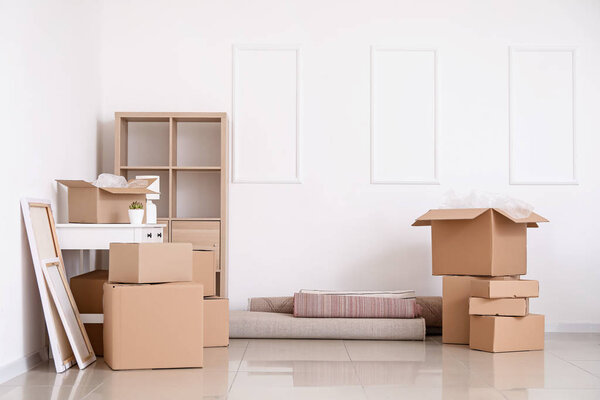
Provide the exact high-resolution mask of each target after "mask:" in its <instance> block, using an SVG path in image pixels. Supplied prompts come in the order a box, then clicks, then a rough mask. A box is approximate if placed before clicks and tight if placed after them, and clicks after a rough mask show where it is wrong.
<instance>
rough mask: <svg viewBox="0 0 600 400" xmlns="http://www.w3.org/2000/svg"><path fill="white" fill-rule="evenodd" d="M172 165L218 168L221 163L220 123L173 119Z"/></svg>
mask: <svg viewBox="0 0 600 400" xmlns="http://www.w3.org/2000/svg"><path fill="white" fill-rule="evenodd" d="M173 124H174V125H173V128H174V132H175V135H176V138H177V141H176V143H175V144H174V149H175V154H174V155H173V157H172V160H173V166H177V167H204V168H211V167H212V168H218V167H220V165H221V152H220V149H221V123H220V122H211V121H208V122H206V121H203V122H200V121H186V120H179V119H175V121H173Z"/></svg>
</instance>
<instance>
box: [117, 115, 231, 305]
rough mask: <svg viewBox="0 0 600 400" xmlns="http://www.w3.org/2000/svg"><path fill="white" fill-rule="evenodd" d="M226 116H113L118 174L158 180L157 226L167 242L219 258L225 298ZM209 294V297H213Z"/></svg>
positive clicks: (218, 274)
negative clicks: (161, 228) (161, 230)
mask: <svg viewBox="0 0 600 400" xmlns="http://www.w3.org/2000/svg"><path fill="white" fill-rule="evenodd" d="M228 148H229V143H228V135H227V114H226V113H180V112H173V113H169V112H117V113H115V174H117V175H123V176H125V177H126V178H127V179H131V178H135V176H136V175H159V176H160V179H161V182H160V186H161V193H160V200H158V201H155V203H156V205H157V209H158V223H161V224H165V225H167V227H166V228H165V232H164V233H165V235H164V237H165V238H167V239H168V240H169V241H174V242H175V241H178V242H190V243H192V245H193V248H194V251H213V252H214V253H215V257H214V260H215V280H214V281H215V286H216V287H215V290H214V293H215V294H216V295H218V296H223V297H225V296H227V257H226V254H227V252H226V250H227V201H228V198H227V196H228V191H227V182H228V179H229V171H228V165H229V161H228V154H229V150H228ZM212 292H213V291H212V290H208V293H212Z"/></svg>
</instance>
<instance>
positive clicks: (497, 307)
mask: <svg viewBox="0 0 600 400" xmlns="http://www.w3.org/2000/svg"><path fill="white" fill-rule="evenodd" d="M528 312H529V299H521V298H520V299H484V298H481V297H470V298H469V314H470V315H503V316H512V317H523V316H525V315H527V313H528Z"/></svg>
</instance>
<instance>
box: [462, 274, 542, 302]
mask: <svg viewBox="0 0 600 400" xmlns="http://www.w3.org/2000/svg"><path fill="white" fill-rule="evenodd" d="M539 294H540V286H539V283H538V281H532V280H526V279H515V280H504V281H498V280H490V279H484V280H477V281H473V282H471V296H473V297H484V298H486V299H497V298H511V297H538V296H539Z"/></svg>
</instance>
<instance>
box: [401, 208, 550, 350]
mask: <svg viewBox="0 0 600 400" xmlns="http://www.w3.org/2000/svg"><path fill="white" fill-rule="evenodd" d="M539 222H547V220H546V219H545V218H543V217H541V216H539V215H537V214H535V213H531V214H530V215H529V217H527V218H520V219H517V218H513V217H512V216H510V215H509V214H507V213H506V212H505V211H503V210H500V209H495V208H476V209H441V210H430V211H429V212H427V213H426V214H424V215H423V216H421V217H419V218H417V220H416V221H415V223H414V224H413V226H431V242H432V265H433V275H444V279H443V290H442V297H443V301H442V319H443V325H442V342H443V343H454V344H469V345H470V347H471V348H474V349H479V350H486V351H493V352H499V351H518V350H538V349H542V348H543V336H544V318H543V316H541V315H530V314H529V313H528V312H529V307H528V305H529V301H528V298H529V297H537V295H538V293H537V289H535V290H534V287H535V288H537V281H525V280H520V276H521V275H525V274H526V273H527V228H528V227H530V228H532V227H537V223H539ZM485 288H488V292H486V289H485ZM491 296H493V297H491ZM471 298H472V299H471Z"/></svg>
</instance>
